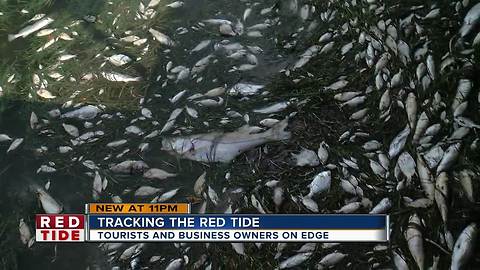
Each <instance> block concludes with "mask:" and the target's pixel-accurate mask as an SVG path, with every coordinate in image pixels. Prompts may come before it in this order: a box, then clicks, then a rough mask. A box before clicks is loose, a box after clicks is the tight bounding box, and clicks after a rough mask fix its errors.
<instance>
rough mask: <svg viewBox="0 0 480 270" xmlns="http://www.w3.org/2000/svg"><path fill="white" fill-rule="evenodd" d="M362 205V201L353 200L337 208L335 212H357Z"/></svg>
mask: <svg viewBox="0 0 480 270" xmlns="http://www.w3.org/2000/svg"><path fill="white" fill-rule="evenodd" d="M360 207H362V203H361V202H351V203H348V204H346V205H344V206H342V208H340V209H338V210H335V213H340V214H350V213H353V212H356V211H357V210H358V209H360Z"/></svg>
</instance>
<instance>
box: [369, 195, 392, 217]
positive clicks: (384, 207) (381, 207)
mask: <svg viewBox="0 0 480 270" xmlns="http://www.w3.org/2000/svg"><path fill="white" fill-rule="evenodd" d="M391 207H392V201H391V200H390V199H389V198H383V199H382V200H381V201H380V202H379V203H378V204H377V205H375V207H373V209H372V210H370V212H369V214H383V213H386V212H387V211H388V210H389V209H390V208H391Z"/></svg>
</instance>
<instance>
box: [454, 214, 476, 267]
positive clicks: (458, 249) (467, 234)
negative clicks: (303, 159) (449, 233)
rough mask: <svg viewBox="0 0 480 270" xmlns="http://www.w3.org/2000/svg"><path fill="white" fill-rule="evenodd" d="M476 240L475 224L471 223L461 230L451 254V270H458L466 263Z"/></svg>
mask: <svg viewBox="0 0 480 270" xmlns="http://www.w3.org/2000/svg"><path fill="white" fill-rule="evenodd" d="M477 238H478V226H477V224H476V223H471V224H470V225H468V226H467V227H466V228H465V229H463V231H462V233H460V236H459V237H458V238H457V241H455V246H454V247H453V252H452V264H451V266H450V269H451V270H460V269H463V267H464V266H465V265H466V264H467V263H468V261H469V260H470V257H471V256H472V255H473V251H474V250H475V243H476V242H477Z"/></svg>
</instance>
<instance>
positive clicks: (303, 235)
mask: <svg viewBox="0 0 480 270" xmlns="http://www.w3.org/2000/svg"><path fill="white" fill-rule="evenodd" d="M86 238H87V241H98V242H119V241H120V242H128V241H131V242H147V241H152V242H276V241H282V242H384V241H388V216H385V215H89V216H88V228H87V237H86Z"/></svg>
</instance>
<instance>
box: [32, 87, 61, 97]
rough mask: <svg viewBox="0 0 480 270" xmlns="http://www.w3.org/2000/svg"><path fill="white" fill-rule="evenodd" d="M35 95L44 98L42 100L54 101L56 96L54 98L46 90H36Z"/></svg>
mask: <svg viewBox="0 0 480 270" xmlns="http://www.w3.org/2000/svg"><path fill="white" fill-rule="evenodd" d="M36 93H37V95H38V96H39V97H41V98H44V99H54V98H56V97H57V96H54V95H53V94H52V93H51V92H50V91H48V90H47V89H38V90H37V92H36Z"/></svg>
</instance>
